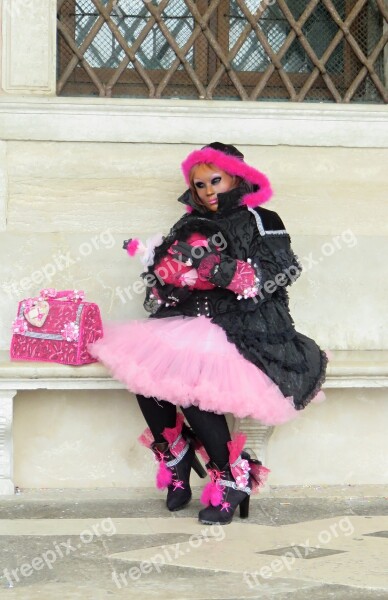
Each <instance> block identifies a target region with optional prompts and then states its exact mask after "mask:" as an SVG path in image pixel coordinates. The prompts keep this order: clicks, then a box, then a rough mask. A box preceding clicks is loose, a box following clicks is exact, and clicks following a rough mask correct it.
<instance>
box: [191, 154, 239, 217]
mask: <svg viewBox="0 0 388 600" xmlns="http://www.w3.org/2000/svg"><path fill="white" fill-rule="evenodd" d="M191 181H192V185H193V187H194V189H195V191H196V193H197V196H198V197H199V199H200V201H201V203H202V204H203V205H204V206H205V208H207V209H208V210H211V211H212V212H215V211H216V210H217V209H218V194H222V193H224V192H229V190H232V189H233V188H234V187H236V178H235V177H233V176H232V175H229V173H226V172H225V171H223V170H222V169H219V168H218V167H217V166H216V165H207V164H201V165H197V166H196V167H194V168H193V172H192V175H191Z"/></svg>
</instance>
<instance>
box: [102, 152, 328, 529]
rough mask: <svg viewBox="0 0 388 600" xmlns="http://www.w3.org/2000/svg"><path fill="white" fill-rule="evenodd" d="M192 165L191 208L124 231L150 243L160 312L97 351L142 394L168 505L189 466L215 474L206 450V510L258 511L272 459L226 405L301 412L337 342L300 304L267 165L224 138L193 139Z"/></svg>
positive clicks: (152, 288)
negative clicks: (321, 332)
mask: <svg viewBox="0 0 388 600" xmlns="http://www.w3.org/2000/svg"><path fill="white" fill-rule="evenodd" d="M182 170H183V174H184V177H185V179H186V183H187V186H188V189H187V190H186V191H185V193H184V194H183V195H182V196H181V197H180V198H178V201H179V202H181V203H182V204H184V205H185V206H186V209H187V212H186V214H185V215H184V216H183V217H182V218H181V219H180V220H179V221H178V222H177V223H175V225H174V226H173V227H172V229H171V231H170V232H169V234H168V235H167V236H166V237H162V236H160V237H159V238H157V239H156V240H154V247H152V246H151V247H150V246H148V247H145V246H144V245H143V244H142V243H141V242H140V241H139V240H136V239H132V240H128V241H127V242H126V243H125V247H126V249H127V251H128V253H129V254H130V255H134V254H136V253H139V252H140V253H141V252H143V259H142V260H143V264H145V265H146V270H145V271H144V273H143V274H142V276H143V278H144V281H145V283H146V286H147V287H146V298H145V302H144V306H145V309H146V310H147V311H148V312H150V313H151V315H150V318H147V319H140V320H133V321H130V322H126V323H118V324H114V325H113V324H111V325H106V326H105V328H104V330H105V334H104V338H102V339H101V340H99V341H98V342H96V343H95V344H93V345H92V347H91V352H92V354H93V355H94V356H95V357H96V358H98V359H99V360H100V361H101V362H102V363H104V364H105V365H106V366H107V368H108V369H109V370H110V371H111V373H112V374H113V376H114V377H116V378H117V379H119V380H120V381H122V382H123V383H124V384H125V385H126V386H127V388H128V389H129V390H130V391H132V392H134V393H135V394H136V396H137V400H138V403H139V406H140V409H141V411H142V413H143V415H144V417H145V420H146V422H147V424H148V429H147V430H146V432H145V433H144V434H143V436H141V441H142V442H143V443H144V444H145V445H147V446H148V447H149V448H151V450H152V451H153V452H154V454H155V456H156V459H157V461H158V463H159V470H158V474H157V485H158V487H159V488H166V487H167V488H168V493H167V507H168V509H169V510H171V511H173V510H180V509H182V508H183V507H184V506H186V504H187V503H188V502H189V501H190V499H191V489H190V482H189V478H190V471H191V469H192V468H194V469H195V470H196V472H197V473H198V474H199V475H200V476H201V477H204V476H206V473H205V471H204V469H203V467H202V466H201V464H200V463H199V461H198V458H197V456H196V452H197V451H199V452H202V456H203V457H205V461H206V467H207V470H208V473H209V475H210V482H209V483H208V484H207V485H206V486H205V488H204V490H203V493H202V496H201V501H202V502H203V503H204V504H205V508H203V509H202V510H201V511H200V512H199V520H200V521H201V522H202V523H209V524H213V523H220V524H226V523H230V522H231V520H232V519H233V515H234V513H235V511H236V509H237V507H238V506H239V507H240V517H247V516H248V509H249V498H250V495H251V493H252V492H253V491H256V490H258V488H259V487H260V485H261V484H262V483H263V482H264V480H265V478H266V475H267V473H268V469H266V468H265V467H264V466H263V465H261V463H260V461H258V460H255V459H254V458H252V457H251V456H250V455H249V454H248V453H247V452H246V451H244V443H245V441H246V436H244V434H243V433H240V434H237V436H235V437H234V439H231V436H230V432H229V428H228V425H227V421H226V419H225V413H231V414H232V415H234V417H236V418H243V417H252V418H253V419H258V420H260V421H261V422H263V423H265V424H268V425H278V424H281V423H284V422H287V421H289V420H290V419H293V418H294V417H296V416H297V414H298V411H300V410H301V409H303V408H304V407H305V406H307V404H308V403H309V402H310V401H311V400H313V399H315V400H317V401H318V400H319V399H320V396H322V395H323V392H322V391H320V388H321V386H322V383H323V381H324V378H325V371H326V364H327V356H326V354H325V353H324V352H323V351H322V350H321V349H320V348H319V347H318V345H317V344H316V343H315V342H314V341H313V340H312V339H310V338H308V337H306V336H305V335H303V334H301V333H298V332H297V331H296V330H295V327H294V323H293V320H292V318H291V316H290V312H289V307H288V295H287V290H286V287H287V286H288V285H290V284H291V283H293V281H295V279H296V278H297V277H298V276H299V275H300V272H301V265H300V264H299V262H298V259H297V257H296V255H295V254H294V252H293V250H292V249H291V245H290V236H289V234H288V233H287V231H286V229H285V226H284V224H283V222H282V220H281V219H280V217H279V216H278V215H277V214H276V213H275V212H273V211H270V210H267V209H265V208H262V206H261V205H262V204H264V203H265V202H267V201H268V200H269V199H270V198H271V195H272V190H271V186H270V183H269V181H268V179H267V177H266V176H265V175H264V174H262V173H261V172H259V171H257V170H256V169H254V168H253V167H251V166H249V165H248V164H246V163H245V162H244V156H243V154H242V153H241V152H240V151H239V150H237V148H235V147H234V146H232V145H227V144H223V143H220V142H213V143H211V144H209V145H207V146H204V147H203V148H202V149H200V150H195V151H193V152H192V153H190V154H189V156H188V157H187V158H186V159H185V160H184V162H183V163H182ZM177 406H179V407H180V409H181V411H182V412H177ZM182 413H183V415H184V416H183V415H182ZM184 418H186V420H187V422H188V424H189V426H188V425H186V423H185V422H184Z"/></svg>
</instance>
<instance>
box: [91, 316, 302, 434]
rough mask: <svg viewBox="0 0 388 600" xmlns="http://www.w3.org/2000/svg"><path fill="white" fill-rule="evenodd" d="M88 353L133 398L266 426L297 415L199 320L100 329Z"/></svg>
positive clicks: (220, 333) (268, 382) (270, 383)
mask: <svg viewBox="0 0 388 600" xmlns="http://www.w3.org/2000/svg"><path fill="white" fill-rule="evenodd" d="M89 350H90V352H91V354H92V355H93V356H94V357H95V358H97V359H98V360H99V361H100V362H102V363H103V364H104V365H105V366H106V367H107V368H108V370H109V371H110V372H111V373H112V375H113V377H115V378H116V379H118V380H119V381H122V382H123V383H124V384H125V385H126V387H127V388H128V389H129V390H130V391H131V392H133V393H135V394H142V395H143V396H147V397H151V396H153V397H156V398H158V399H160V400H167V401H168V402H171V403H173V404H176V405H179V406H183V407H186V406H190V405H195V406H198V407H199V408H200V409H202V410H208V411H213V412H216V413H232V414H233V415H234V416H236V417H240V418H242V417H253V418H255V419H258V420H260V421H262V422H263V423H265V424H267V425H277V424H280V423H284V422H286V421H289V420H290V419H292V418H294V417H295V416H297V414H298V411H297V410H295V408H294V406H293V403H292V398H290V397H288V398H286V397H285V396H283V394H282V393H281V391H280V389H279V388H278V386H277V385H276V384H275V383H274V382H273V381H272V380H271V379H270V378H269V377H268V376H267V375H265V373H263V372H262V371H261V370H260V369H259V368H258V367H256V366H255V365H254V364H252V363H251V362H249V361H248V360H246V359H245V358H244V357H243V356H241V354H240V353H239V352H238V350H237V348H236V347H235V345H234V344H232V343H230V342H229V341H228V340H227V337H226V334H225V332H224V330H223V329H222V328H221V327H219V326H218V325H215V324H214V323H212V322H211V321H210V319H208V318H206V317H204V316H201V317H182V316H177V317H167V318H164V319H141V320H134V321H129V322H125V323H110V324H105V326H104V337H103V338H102V339H101V340H99V341H98V342H95V343H94V344H92V345H91V346H90V348H89Z"/></svg>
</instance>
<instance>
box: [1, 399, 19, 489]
mask: <svg viewBox="0 0 388 600" xmlns="http://www.w3.org/2000/svg"><path fill="white" fill-rule="evenodd" d="M15 395H16V390H0V494H13V493H14V484H13V441H12V422H13V399H14V396H15Z"/></svg>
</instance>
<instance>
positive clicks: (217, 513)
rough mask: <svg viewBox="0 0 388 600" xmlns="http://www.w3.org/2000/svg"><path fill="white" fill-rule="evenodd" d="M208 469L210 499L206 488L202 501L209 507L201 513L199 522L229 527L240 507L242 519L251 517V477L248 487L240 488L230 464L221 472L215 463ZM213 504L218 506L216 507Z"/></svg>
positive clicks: (209, 465)
mask: <svg viewBox="0 0 388 600" xmlns="http://www.w3.org/2000/svg"><path fill="white" fill-rule="evenodd" d="M206 467H207V469H208V472H209V475H210V478H211V480H212V481H211V483H210V484H208V486H209V487H208V491H209V497H208V495H207V494H206V488H205V490H204V492H205V494H203V495H202V498H201V501H202V499H204V500H207V501H208V502H209V505H208V506H207V507H206V508H203V509H202V510H201V511H200V512H199V515H198V519H199V521H200V522H201V523H206V524H208V525H213V524H219V525H227V524H228V523H231V522H232V520H233V517H234V513H235V511H236V509H237V507H238V506H239V507H240V518H241V519H246V518H247V517H248V515H249V499H250V494H251V489H252V485H251V480H250V477H249V479H248V483H247V485H244V486H238V485H237V483H236V481H235V479H234V477H233V475H232V472H231V470H230V465H229V463H228V464H226V465H225V467H224V468H223V469H221V470H219V469H218V468H217V466H216V465H214V464H213V463H209V464H208V465H206ZM211 488H213V489H211ZM213 503H214V504H216V505H215V506H214V505H213Z"/></svg>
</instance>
